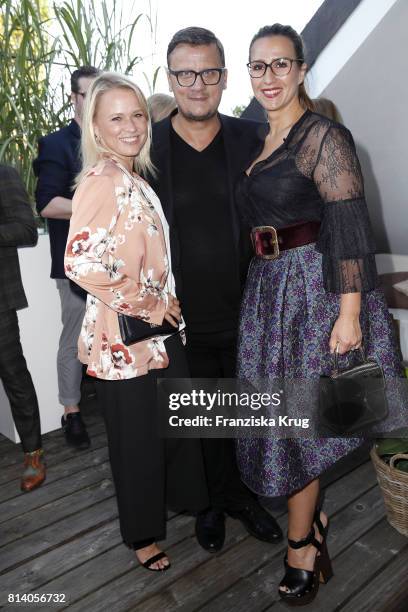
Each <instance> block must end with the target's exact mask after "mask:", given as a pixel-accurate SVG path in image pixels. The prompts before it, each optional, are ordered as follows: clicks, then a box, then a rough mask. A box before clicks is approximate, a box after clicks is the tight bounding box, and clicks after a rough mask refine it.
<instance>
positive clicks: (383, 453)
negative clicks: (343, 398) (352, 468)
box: [371, 437, 408, 536]
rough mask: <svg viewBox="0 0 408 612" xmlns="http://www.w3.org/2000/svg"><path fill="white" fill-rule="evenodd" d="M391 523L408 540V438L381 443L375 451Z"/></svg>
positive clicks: (377, 442)
mask: <svg viewBox="0 0 408 612" xmlns="http://www.w3.org/2000/svg"><path fill="white" fill-rule="evenodd" d="M371 459H372V461H373V463H374V467H375V470H376V472H377V479H378V484H379V485H380V489H381V491H382V494H383V497H384V503H385V508H386V512H387V519H388V522H389V523H390V525H392V526H393V527H394V528H395V529H396V530H397V531H399V533H402V534H403V535H405V536H408V437H405V438H384V439H380V440H377V441H376V443H375V445H374V446H373V448H372V450H371Z"/></svg>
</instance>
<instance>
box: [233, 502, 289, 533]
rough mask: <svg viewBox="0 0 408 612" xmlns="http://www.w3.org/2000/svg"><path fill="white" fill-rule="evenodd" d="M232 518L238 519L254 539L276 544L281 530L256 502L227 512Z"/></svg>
mask: <svg viewBox="0 0 408 612" xmlns="http://www.w3.org/2000/svg"><path fill="white" fill-rule="evenodd" d="M228 514H229V515H230V516H232V518H235V519H238V520H239V521H241V523H242V524H243V525H244V527H245V529H246V530H247V531H248V533H250V534H251V535H252V536H254V538H257V539H258V540H262V541H263V542H278V541H279V540H281V539H282V530H281V528H280V527H279V525H278V523H277V522H276V520H275V519H274V518H273V516H271V515H270V514H269V513H268V512H267V511H266V510H265V509H264V508H262V506H261V505H260V504H259V503H257V502H252V503H251V504H248V505H247V506H245V508H242V509H241V510H234V511H231V512H230V511H228Z"/></svg>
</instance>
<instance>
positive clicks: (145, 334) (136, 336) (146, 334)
mask: <svg viewBox="0 0 408 612" xmlns="http://www.w3.org/2000/svg"><path fill="white" fill-rule="evenodd" d="M118 321H119V330H120V335H121V336H122V341H123V344H125V345H126V346H129V345H130V344H135V343H136V342H141V341H142V340H148V339H149V338H154V337H155V336H167V335H170V334H174V333H176V332H177V331H178V330H179V325H178V326H177V327H174V325H172V324H171V323H169V322H168V321H167V320H166V319H164V320H163V323H162V324H161V325H155V324H154V323H148V322H146V321H142V319H137V318H136V317H129V316H127V315H124V314H119V315H118Z"/></svg>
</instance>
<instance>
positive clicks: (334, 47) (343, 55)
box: [307, 0, 405, 98]
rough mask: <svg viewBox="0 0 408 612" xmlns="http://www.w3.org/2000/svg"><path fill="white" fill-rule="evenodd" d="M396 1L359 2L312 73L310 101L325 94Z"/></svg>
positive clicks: (325, 49) (309, 86) (308, 82)
mask: <svg viewBox="0 0 408 612" xmlns="http://www.w3.org/2000/svg"><path fill="white" fill-rule="evenodd" d="M339 1H341V0H339ZM403 1H404V2H405V0H403ZM396 2H397V0H362V2H360V4H359V5H358V6H357V7H356V9H355V10H354V11H353V12H352V14H351V15H350V16H349V18H348V19H347V20H346V21H345V23H344V24H343V25H342V27H341V28H340V29H339V31H338V32H336V34H335V35H334V36H333V38H332V39H331V41H330V42H329V44H328V45H327V46H326V47H325V48H324V49H323V51H322V52H321V53H320V55H319V57H318V58H317V60H316V62H315V63H314V65H313V67H312V69H311V70H310V72H309V74H308V77H307V78H308V81H307V84H308V92H309V94H310V97H311V98H317V97H318V96H320V95H322V92H323V91H324V89H325V88H326V87H327V86H328V85H329V83H330V82H331V81H332V80H333V79H334V78H335V77H336V75H337V74H338V72H340V70H341V69H342V68H343V66H345V64H346V63H347V62H348V60H349V59H350V58H351V56H352V55H353V54H354V53H355V52H356V51H357V50H358V48H359V47H360V46H361V45H362V44H363V42H364V41H365V39H366V38H367V36H369V35H370V34H371V32H372V31H373V29H374V28H375V27H376V26H377V25H378V24H379V23H380V21H381V20H382V19H383V17H384V16H385V15H386V14H387V13H388V11H389V10H390V8H391V7H392V6H393V5H394V4H395V3H396Z"/></svg>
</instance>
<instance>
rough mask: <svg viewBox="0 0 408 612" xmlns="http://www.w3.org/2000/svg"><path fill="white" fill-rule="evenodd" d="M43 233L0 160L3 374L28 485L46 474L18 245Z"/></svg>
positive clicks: (0, 362)
mask: <svg viewBox="0 0 408 612" xmlns="http://www.w3.org/2000/svg"><path fill="white" fill-rule="evenodd" d="M37 239H38V234H37V228H36V225H35V220H34V215H33V211H32V210H31V206H30V203H29V199H28V195H27V192H26V190H25V189H24V185H23V183H22V181H21V179H20V177H19V175H18V173H17V172H16V170H14V169H13V168H10V167H8V166H4V165H3V164H0V278H1V283H0V313H1V315H0V378H1V380H2V382H3V386H4V390H5V392H6V395H7V397H8V400H9V402H10V408H11V413H12V416H13V420H14V423H15V426H16V429H17V431H18V434H19V436H20V439H21V444H22V447H23V451H24V472H23V476H22V480H21V489H22V490H23V491H32V489H35V488H36V487H38V486H40V484H41V483H42V482H43V481H44V479H45V463H44V456H43V450H42V447H41V425H40V414H39V410H38V402H37V395H36V392H35V389H34V385H33V381H32V379H31V375H30V372H29V371H28V369H27V364H26V361H25V359H24V355H23V349H22V347H21V343H20V330H19V327H18V318H17V310H20V309H21V308H26V306H28V304H27V299H26V296H25V293H24V289H23V284H22V282H21V274H20V265H19V261H18V254H17V247H22V246H35V245H36V244H37Z"/></svg>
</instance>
